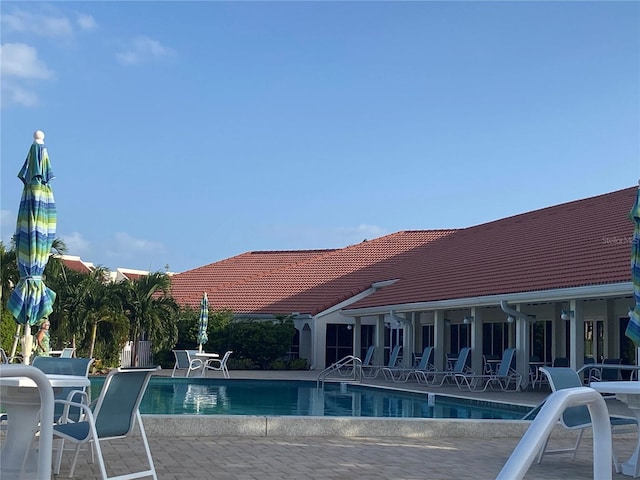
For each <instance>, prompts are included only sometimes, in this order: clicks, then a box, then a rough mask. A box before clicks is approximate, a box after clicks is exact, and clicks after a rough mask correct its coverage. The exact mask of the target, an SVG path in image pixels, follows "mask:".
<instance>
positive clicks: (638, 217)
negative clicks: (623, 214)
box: [625, 182, 640, 347]
mask: <svg viewBox="0 0 640 480" xmlns="http://www.w3.org/2000/svg"><path fill="white" fill-rule="evenodd" d="M639 183H640V182H639ZM629 217H630V218H631V220H633V223H634V229H633V239H632V242H631V281H632V283H633V299H634V301H635V305H634V307H633V309H632V310H631V311H630V312H629V315H630V318H629V325H628V326H627V330H626V332H625V335H626V336H627V337H629V338H630V339H631V340H633V343H634V344H635V346H636V347H640V188H638V191H637V192H636V203H635V204H634V205H633V208H632V209H631V212H630V213H629Z"/></svg>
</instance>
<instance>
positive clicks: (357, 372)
mask: <svg viewBox="0 0 640 480" xmlns="http://www.w3.org/2000/svg"><path fill="white" fill-rule="evenodd" d="M342 368H350V369H351V370H350V372H349V375H348V376H349V377H350V378H351V379H352V380H353V381H354V382H360V381H362V360H361V359H360V358H358V357H355V356H353V355H347V356H346V357H344V358H342V359H340V360H338V361H337V362H335V363H332V364H331V365H329V366H328V367H327V368H325V369H324V370H322V371H321V372H320V373H319V374H318V379H317V380H316V386H317V387H321V386H324V381H325V379H326V378H327V377H328V376H329V375H331V374H332V373H335V372H338V373H340V369H342ZM343 377H347V375H343Z"/></svg>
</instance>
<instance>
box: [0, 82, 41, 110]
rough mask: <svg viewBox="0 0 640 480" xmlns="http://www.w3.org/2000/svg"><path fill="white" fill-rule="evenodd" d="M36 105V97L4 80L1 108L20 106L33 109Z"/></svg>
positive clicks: (34, 94) (31, 92) (32, 93)
mask: <svg viewBox="0 0 640 480" xmlns="http://www.w3.org/2000/svg"><path fill="white" fill-rule="evenodd" d="M37 104H38V95H37V94H36V93H35V92H33V91H30V90H27V89H24V88H22V87H20V86H19V85H15V84H13V83H12V82H10V81H8V80H5V81H4V82H2V107H6V106H9V105H22V106H23V107H34V106H36V105H37Z"/></svg>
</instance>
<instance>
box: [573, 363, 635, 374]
mask: <svg viewBox="0 0 640 480" xmlns="http://www.w3.org/2000/svg"><path fill="white" fill-rule="evenodd" d="M603 368H611V369H618V370H633V371H638V370H640V365H624V364H622V363H585V364H584V365H583V366H582V367H580V368H579V369H578V370H576V372H577V373H578V374H580V373H582V372H584V371H585V370H590V369H595V370H602V369H603Z"/></svg>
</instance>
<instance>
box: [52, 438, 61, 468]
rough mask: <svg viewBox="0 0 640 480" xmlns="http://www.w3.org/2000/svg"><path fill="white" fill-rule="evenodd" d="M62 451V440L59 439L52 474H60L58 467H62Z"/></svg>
mask: <svg viewBox="0 0 640 480" xmlns="http://www.w3.org/2000/svg"><path fill="white" fill-rule="evenodd" d="M63 451H64V438H61V439H60V443H58V450H57V452H56V462H55V464H54V467H53V473H55V474H56V475H58V474H59V473H60V465H62V452H63Z"/></svg>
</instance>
